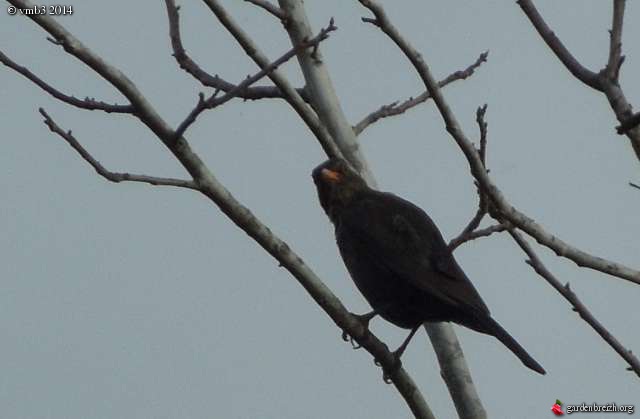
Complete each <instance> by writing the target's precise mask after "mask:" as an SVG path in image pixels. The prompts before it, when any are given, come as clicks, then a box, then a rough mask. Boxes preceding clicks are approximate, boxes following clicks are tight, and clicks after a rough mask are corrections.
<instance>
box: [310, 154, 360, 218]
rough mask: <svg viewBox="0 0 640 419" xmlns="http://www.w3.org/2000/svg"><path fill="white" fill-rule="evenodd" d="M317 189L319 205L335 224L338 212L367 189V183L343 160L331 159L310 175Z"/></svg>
mask: <svg viewBox="0 0 640 419" xmlns="http://www.w3.org/2000/svg"><path fill="white" fill-rule="evenodd" d="M311 176H312V177H313V182H314V183H315V184H316V188H317V189H318V198H320V205H322V208H323V209H324V211H325V212H326V213H327V215H328V216H329V218H330V219H331V221H332V222H334V223H335V222H336V219H337V217H338V216H339V214H340V211H341V210H342V209H343V208H344V207H345V206H347V205H349V204H350V203H351V202H352V201H353V199H355V198H357V196H358V193H359V192H362V191H366V190H368V189H369V187H368V186H367V183H366V182H365V181H364V179H362V178H361V177H360V175H358V173H357V172H356V171H355V170H354V169H352V168H351V166H349V163H347V162H346V161H345V160H343V159H340V158H332V159H329V160H327V161H325V162H324V163H322V164H321V165H319V166H318V167H316V168H315V169H313V172H312V174H311Z"/></svg>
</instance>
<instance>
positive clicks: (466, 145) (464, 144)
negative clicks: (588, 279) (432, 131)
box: [359, 0, 640, 284]
mask: <svg viewBox="0 0 640 419" xmlns="http://www.w3.org/2000/svg"><path fill="white" fill-rule="evenodd" d="M359 1H360V3H361V4H363V5H364V6H365V7H367V8H368V9H369V10H371V12H372V13H373V14H374V15H375V17H376V19H375V20H376V22H377V24H376V25H377V26H378V27H380V29H381V30H382V31H383V32H384V33H385V34H386V35H387V36H388V37H389V38H390V39H391V40H392V41H393V42H394V43H395V44H396V45H397V46H398V47H399V48H400V49H401V50H402V52H403V53H404V54H405V56H406V57H407V59H408V60H409V61H410V62H411V63H412V64H413V66H414V68H415V69H416V71H417V72H418V74H419V76H420V78H421V79H422V81H423V83H424V84H425V86H426V88H427V90H428V91H429V92H430V93H431V96H432V97H433V100H434V102H435V103H436V106H437V107H438V110H439V112H440V115H441V116H442V119H443V121H444V123H445V126H446V129H447V131H448V132H449V134H450V135H451V137H452V138H453V139H454V140H455V141H456V143H457V144H458V146H459V147H460V149H461V151H462V152H463V153H464V155H465V157H466V158H467V161H468V163H469V168H470V170H471V174H472V175H473V177H474V178H475V179H476V180H477V181H478V183H479V184H480V186H481V187H482V189H483V190H484V191H485V192H486V193H487V194H488V196H489V197H490V198H491V204H492V206H495V209H496V211H497V214H496V215H497V216H498V218H500V220H499V221H501V222H502V221H503V220H507V221H509V222H510V223H511V224H513V225H514V226H516V227H518V228H519V229H521V230H523V231H524V232H526V233H527V234H529V235H530V236H532V237H533V238H535V239H536V241H538V243H540V244H543V245H544V246H546V247H548V248H549V249H551V250H553V251H554V252H555V253H556V254H557V255H558V256H562V257H565V258H567V259H569V260H571V261H573V262H574V263H576V264H577V265H578V266H583V267H587V268H590V269H594V270H597V271H600V272H604V273H606V274H609V275H612V276H615V277H618V278H622V279H626V280H628V281H631V282H634V283H636V284H640V271H638V270H637V269H632V268H629V267H627V266H625V265H622V264H620V263H616V262H612V261H610V260H607V259H604V258H601V257H598V256H594V255H591V254H589V253H587V252H584V251H582V250H580V249H578V248H576V247H574V246H571V245H570V244H568V243H566V242H564V241H563V240H561V239H559V238H558V237H556V236H554V235H553V234H551V233H549V232H547V231H546V230H545V229H544V228H543V227H542V226H541V225H540V224H538V223H536V222H535V220H533V219H531V218H530V217H528V216H527V215H526V214H524V213H522V212H520V211H518V210H517V209H516V208H515V207H514V206H513V205H512V204H511V203H509V202H508V201H507V199H506V198H505V197H504V195H503V194H502V192H501V191H500V190H499V189H498V187H497V186H496V185H495V184H494V183H493V181H492V180H491V178H490V177H489V175H488V173H487V172H486V169H485V167H484V164H483V163H482V160H481V159H480V154H479V153H478V150H476V148H475V146H474V145H473V143H472V142H471V141H469V139H468V138H467V136H466V135H465V133H464V131H463V130H462V127H461V126H460V123H459V122H458V121H457V119H456V117H455V115H454V114H453V111H452V110H451V108H450V107H449V104H448V103H447V102H446V100H445V99H444V96H443V95H442V92H441V91H440V88H439V87H438V83H437V82H436V81H435V79H434V78H433V75H432V74H431V70H430V69H429V67H428V66H427V64H426V63H425V61H424V59H423V58H422V56H421V55H420V53H419V52H418V51H416V50H415V49H414V48H413V47H412V46H411V45H410V44H409V43H408V42H407V41H406V40H405V39H404V38H403V37H402V35H401V34H400V33H399V32H398V30H397V29H396V28H395V27H394V26H393V24H392V23H391V22H390V21H389V19H388V17H387V16H386V14H385V12H384V9H382V7H381V6H380V5H379V4H378V3H377V2H375V1H373V0H359ZM524 1H525V0H521V2H524Z"/></svg>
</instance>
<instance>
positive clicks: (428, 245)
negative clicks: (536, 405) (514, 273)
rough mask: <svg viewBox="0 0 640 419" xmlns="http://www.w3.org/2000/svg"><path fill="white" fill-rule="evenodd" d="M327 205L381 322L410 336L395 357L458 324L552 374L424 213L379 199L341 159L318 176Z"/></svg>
mask: <svg viewBox="0 0 640 419" xmlns="http://www.w3.org/2000/svg"><path fill="white" fill-rule="evenodd" d="M312 177H313V181H314V183H315V185H316V187H317V189H318V197H319V198H320V204H321V205H322V208H323V209H324V210H325V212H326V213H327V215H328V217H329V219H330V220H331V222H332V223H333V225H334V226H335V234H336V241H337V243H338V247H339V249H340V254H341V255H342V259H343V260H344V263H345V265H346V267H347V269H348V270H349V273H350V274H351V277H352V278H353V281H354V282H355V284H356V286H357V287H358V289H359V290H360V292H361V293H362V294H363V295H364V297H365V298H366V299H367V301H368V302H369V304H370V305H371V307H372V308H373V310H374V311H373V312H371V313H369V314H366V315H362V316H359V317H360V318H361V319H362V320H363V321H364V322H365V323H368V321H369V320H370V319H371V318H372V317H374V316H375V315H380V316H382V317H383V318H384V319H385V320H387V321H389V322H391V323H393V324H394V325H396V326H398V327H402V328H404V329H411V333H410V334H409V336H408V337H407V339H405V341H404V342H403V344H402V345H401V346H400V348H398V350H397V351H396V352H395V354H396V356H397V357H398V359H399V357H400V356H401V355H402V353H403V352H404V350H405V349H406V347H407V345H408V344H409V341H410V340H411V338H412V337H413V335H414V334H415V332H416V331H417V330H418V328H419V327H420V325H422V324H423V323H424V322H444V321H448V322H454V323H458V324H460V325H462V326H465V327H468V328H470V329H473V330H475V331H477V332H480V333H485V334H488V335H492V336H495V337H496V338H497V339H498V340H500V342H502V343H503V344H504V345H505V346H506V347H507V348H509V349H510V350H511V351H512V352H513V353H514V354H515V355H516V356H517V357H518V358H519V359H520V361H522V363H523V364H524V365H526V366H527V367H529V368H531V369H532V370H534V371H536V372H538V373H540V374H545V370H544V368H542V366H540V364H538V363H537V362H536V361H535V360H534V359H533V358H532V357H531V356H530V355H529V354H528V353H527V351H525V349H524V348H523V347H522V346H520V344H519V343H518V342H516V340H515V339H514V338H513V337H511V335H509V333H507V331H506V330H504V329H503V328H502V326H500V325H499V324H498V323H497V322H496V321H495V320H494V319H493V318H492V317H491V314H490V313H489V309H488V308H487V306H486V305H485V303H484V301H482V298H481V297H480V294H478V292H477V291H476V289H475V288H474V287H473V284H471V281H469V279H468V278H467V276H466V275H465V273H464V272H463V271H462V269H461V268H460V266H459V265H458V263H457V262H456V261H455V259H454V258H453V254H452V253H451V251H450V250H449V248H448V247H447V244H446V243H445V241H444V239H443V238H442V234H440V231H439V230H438V227H436V225H435V224H434V222H433V221H432V220H431V218H429V216H428V215H427V214H426V213H425V212H424V211H423V210H422V209H420V208H419V207H417V206H415V205H414V204H412V203H411V202H409V201H406V200H404V199H402V198H399V197H397V196H395V195H393V194H390V193H385V192H379V191H376V190H373V189H371V188H370V187H369V186H367V184H366V182H365V181H364V180H363V179H362V178H361V177H360V176H359V175H358V174H357V173H356V172H355V171H354V170H353V169H352V168H351V167H350V166H349V165H348V163H347V162H346V161H344V160H342V159H337V158H333V159H330V160H327V161H326V162H324V163H322V164H321V165H320V166H318V167H316V168H315V169H314V170H313V174H312Z"/></svg>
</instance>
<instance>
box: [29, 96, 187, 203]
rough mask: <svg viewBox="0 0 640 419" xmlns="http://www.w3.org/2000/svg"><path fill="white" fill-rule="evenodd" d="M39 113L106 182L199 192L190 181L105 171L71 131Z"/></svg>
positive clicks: (52, 129) (43, 112) (43, 113)
mask: <svg viewBox="0 0 640 419" xmlns="http://www.w3.org/2000/svg"><path fill="white" fill-rule="evenodd" d="M39 111H40V114H41V115H42V116H44V123H45V124H46V125H47V126H48V127H49V129H50V130H51V131H52V132H54V133H56V134H58V135H59V136H60V137H62V138H63V139H64V140H65V141H66V142H67V143H68V144H69V145H70V146H71V147H72V148H73V149H74V150H76V151H77V152H78V154H79V155H80V157H82V158H83V159H84V160H85V161H86V162H87V163H89V164H90V165H91V167H93V168H94V169H95V171H96V172H97V173H98V174H99V175H100V176H102V177H103V178H105V179H107V180H108V181H111V182H115V183H120V182H141V183H148V184H150V185H156V186H176V187H179V188H187V189H193V190H196V191H199V190H200V189H199V188H198V186H197V185H196V183H195V182H194V181H192V180H183V179H173V178H164V177H157V176H147V175H134V174H131V173H117V172H112V171H110V170H108V169H106V168H105V167H104V166H103V165H102V164H101V163H100V162H99V161H98V160H96V159H95V158H94V157H93V156H92V155H91V153H89V152H88V151H87V150H86V149H85V148H84V147H83V146H82V145H81V144H80V142H79V141H78V140H77V139H76V138H75V137H74V136H73V134H72V133H71V131H64V130H63V129H62V128H60V126H58V124H56V123H55V121H54V120H53V119H52V118H51V117H50V116H49V114H47V112H46V111H45V110H44V109H43V108H40V109H39Z"/></svg>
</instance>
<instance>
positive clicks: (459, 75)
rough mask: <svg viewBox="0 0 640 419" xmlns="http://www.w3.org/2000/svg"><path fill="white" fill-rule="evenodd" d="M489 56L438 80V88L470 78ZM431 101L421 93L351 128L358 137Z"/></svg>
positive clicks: (382, 109) (482, 55)
mask: <svg viewBox="0 0 640 419" xmlns="http://www.w3.org/2000/svg"><path fill="white" fill-rule="evenodd" d="M488 55H489V51H485V52H483V53H482V54H480V56H479V57H478V59H477V60H476V61H475V62H474V63H473V64H471V65H470V66H469V67H467V68H465V69H464V70H459V71H456V72H453V73H451V74H449V75H448V76H447V77H445V78H444V79H442V80H440V81H439V82H438V85H439V86H440V87H445V86H446V85H448V84H450V83H453V82H454V81H457V80H465V79H467V78H469V77H471V76H472V75H473V73H474V72H475V70H476V69H477V68H478V67H480V65H482V63H484V62H486V61H487V56H488ZM429 99H431V95H430V94H429V92H426V91H425V92H423V93H421V94H420V95H418V96H416V97H415V98H414V97H410V98H409V99H407V100H405V101H404V102H402V103H400V104H398V101H396V102H393V103H389V104H388V105H382V106H381V107H380V108H379V109H377V110H375V111H373V112H371V113H370V114H368V115H367V116H365V117H364V118H362V120H360V122H358V123H357V124H356V125H354V126H353V131H354V132H355V133H356V135H360V134H361V133H362V131H364V130H365V129H367V128H369V126H371V125H373V124H375V123H376V122H378V121H379V120H381V119H383V118H388V117H390V116H396V115H401V114H403V113H405V112H406V111H408V110H409V109H411V108H414V107H415V106H417V105H419V104H421V103H424V102H426V101H427V100H429Z"/></svg>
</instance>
